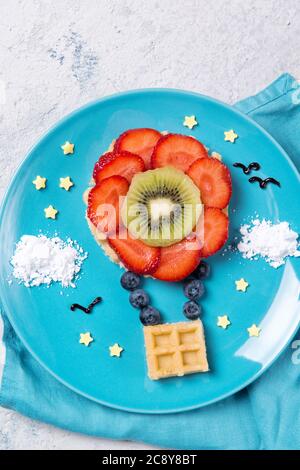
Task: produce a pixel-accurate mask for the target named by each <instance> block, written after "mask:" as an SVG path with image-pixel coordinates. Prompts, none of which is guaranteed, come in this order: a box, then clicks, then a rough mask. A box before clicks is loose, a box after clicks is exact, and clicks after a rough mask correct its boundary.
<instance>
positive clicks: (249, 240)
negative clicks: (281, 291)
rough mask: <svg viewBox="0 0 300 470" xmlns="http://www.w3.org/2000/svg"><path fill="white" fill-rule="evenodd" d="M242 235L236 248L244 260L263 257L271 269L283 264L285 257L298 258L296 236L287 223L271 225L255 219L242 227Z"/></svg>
mask: <svg viewBox="0 0 300 470" xmlns="http://www.w3.org/2000/svg"><path fill="white" fill-rule="evenodd" d="M240 233H241V235H242V239H241V241H240V242H239V243H238V245H237V248H238V250H239V251H240V252H241V253H242V255H243V257H244V258H254V257H255V256H261V257H263V258H264V259H265V260H266V262H267V263H269V265H270V266H272V267H273V268H278V267H279V266H281V265H282V264H284V263H285V258H286V257H287V256H296V257H297V256H300V251H299V250H298V246H299V243H298V241H297V239H298V234H297V233H296V232H294V231H293V230H291V229H290V227H289V224H288V222H280V223H278V224H272V222H271V221H269V220H265V219H263V220H262V221H260V220H258V219H256V220H253V221H252V222H251V224H250V225H242V227H241V228H240Z"/></svg>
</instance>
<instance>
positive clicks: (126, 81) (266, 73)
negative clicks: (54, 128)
mask: <svg viewBox="0 0 300 470" xmlns="http://www.w3.org/2000/svg"><path fill="white" fill-rule="evenodd" d="M299 36H300V2H299V1H298V0H252V1H251V0H231V1H224V0H213V1H207V0H160V1H158V0H60V1H56V2H54V1H53V0H9V1H7V0H0V197H2V195H3V191H4V190H5V188H6V186H7V185H8V183H9V180H10V178H11V176H12V175H13V173H14V171H15V169H16V167H17V165H18V164H19V163H20V162H21V160H22V159H23V157H24V155H25V154H26V153H27V151H28V149H29V148H30V147H31V146H32V145H33V144H34V143H35V141H36V140H37V139H38V138H39V137H40V135H41V134H42V133H43V132H44V131H45V130H47V129H48V128H49V127H50V126H51V125H53V124H54V123H55V122H56V121H57V120H58V119H60V118H61V117H62V116H64V115H65V114H66V113H69V112H70V111H72V110H73V109H75V108H77V107H79V106H81V105H82V104H84V103H87V102H88V101H90V100H93V99H95V98H98V97H101V96H103V95H107V94H110V93H114V92H117V91H121V90H127V89H132V88H141V87H160V86H162V87H175V88H184V89H187V90H195V91H200V92H201V93H204V94H208V95H211V96H214V97H216V98H219V99H221V100H224V101H227V102H229V103H233V102H234V101H236V100H238V99H240V98H243V97H245V96H247V95H249V94H254V93H255V92H257V91H259V90H260V89H261V88H262V87H264V86H265V85H267V84H268V83H269V82H271V81H272V80H273V79H275V78H276V77H277V76H278V75H279V74H280V73H282V72H285V71H288V72H290V73H292V74H294V75H295V77H298V78H300V62H299V47H298V46H299ZM153 432H155V429H154V430H153ZM142 447H143V446H142V445H139V444H135V443H124V442H123V443H121V442H111V441H106V440H103V439H95V438H89V437H85V436H78V435H74V434H71V433H68V432H65V431H61V430H58V429H55V428H53V427H50V426H47V425H44V424H40V423H35V422H32V421H31V420H29V419H27V418H23V417H21V416H19V415H18V414H16V413H14V412H11V411H7V410H4V409H0V449H6V448H9V449H22V448H25V449H26V448H27V449H28V448H30V449H36V448H42V449H70V448H78V449H101V448H102V449H113V448H117V449H120V448H124V449H125V448H133V449H137V448H142Z"/></svg>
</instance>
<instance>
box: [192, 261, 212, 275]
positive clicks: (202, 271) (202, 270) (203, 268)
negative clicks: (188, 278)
mask: <svg viewBox="0 0 300 470" xmlns="http://www.w3.org/2000/svg"><path fill="white" fill-rule="evenodd" d="M194 275H195V277H196V278H197V279H206V278H207V277H208V276H209V275H210V266H209V264H207V263H206V262H205V261H200V264H199V266H198V268H197V269H196V270H195V271H194Z"/></svg>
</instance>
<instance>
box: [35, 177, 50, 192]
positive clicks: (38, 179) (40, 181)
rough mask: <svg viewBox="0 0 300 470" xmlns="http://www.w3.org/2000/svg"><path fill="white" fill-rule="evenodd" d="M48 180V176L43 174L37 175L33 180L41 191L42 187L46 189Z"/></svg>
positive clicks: (36, 187)
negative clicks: (44, 176) (45, 176)
mask: <svg viewBox="0 0 300 470" xmlns="http://www.w3.org/2000/svg"><path fill="white" fill-rule="evenodd" d="M46 181H47V178H43V177H42V176H37V177H36V178H35V180H33V181H32V184H34V186H35V189H36V190H37V191H39V190H40V189H45V187H46Z"/></svg>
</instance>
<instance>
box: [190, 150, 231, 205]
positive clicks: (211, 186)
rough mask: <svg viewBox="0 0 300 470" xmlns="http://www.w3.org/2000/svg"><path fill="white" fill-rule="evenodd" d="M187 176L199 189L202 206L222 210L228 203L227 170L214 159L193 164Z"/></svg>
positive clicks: (229, 181) (229, 183)
mask: <svg viewBox="0 0 300 470" xmlns="http://www.w3.org/2000/svg"><path fill="white" fill-rule="evenodd" d="M187 174H188V176H189V177H190V178H192V180H193V181H194V183H195V184H196V186H198V188H199V189H200V192H201V199H202V202H203V204H204V205H206V206H209V207H218V208H219V209H224V207H226V206H227V205H228V203H229V200H230V197H231V193H232V185H231V176H230V173H229V170H228V168H227V167H226V166H225V165H224V163H221V162H220V161H219V160H217V159H216V158H212V157H210V158H202V159H201V160H197V161H196V162H194V163H193V164H192V165H191V166H190V168H189V169H188V171H187Z"/></svg>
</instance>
